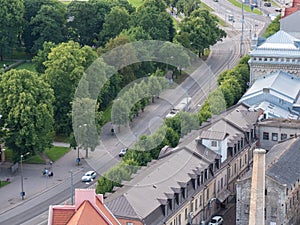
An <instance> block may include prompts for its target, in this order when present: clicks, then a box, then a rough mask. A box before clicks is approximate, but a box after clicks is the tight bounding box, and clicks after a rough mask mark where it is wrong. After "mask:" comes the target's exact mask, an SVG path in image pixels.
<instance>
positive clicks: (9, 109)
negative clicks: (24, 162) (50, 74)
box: [0, 70, 54, 157]
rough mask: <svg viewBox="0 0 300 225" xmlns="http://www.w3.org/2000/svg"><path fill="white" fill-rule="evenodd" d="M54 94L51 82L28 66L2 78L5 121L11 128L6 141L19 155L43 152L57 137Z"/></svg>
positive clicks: (0, 99)
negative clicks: (55, 134) (54, 127)
mask: <svg viewBox="0 0 300 225" xmlns="http://www.w3.org/2000/svg"><path fill="white" fill-rule="evenodd" d="M53 102H54V94H53V90H52V89H51V88H50V86H49V85H48V84H47V83H46V82H44V81H43V80H42V79H41V78H40V77H38V76H37V75H36V74H35V73H33V72H30V71H28V70H10V71H8V72H6V73H5V74H3V75H2V77H1V81H0V109H1V114H2V116H3V117H2V119H1V122H3V121H4V124H2V125H3V126H4V128H6V129H7V130H8V131H9V134H8V137H7V139H6V145H7V146H8V147H9V148H10V149H12V150H13V151H14V153H15V156H16V157H19V156H20V155H21V154H24V153H26V152H31V153H35V152H42V151H44V150H45V148H47V147H50V146H51V144H52V139H53V122H54V120H53V106H52V105H53Z"/></svg>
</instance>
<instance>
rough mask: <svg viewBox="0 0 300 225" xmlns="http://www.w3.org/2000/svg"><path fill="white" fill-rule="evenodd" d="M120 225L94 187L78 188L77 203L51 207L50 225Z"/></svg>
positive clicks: (76, 191)
mask: <svg viewBox="0 0 300 225" xmlns="http://www.w3.org/2000/svg"><path fill="white" fill-rule="evenodd" d="M75 224H76V225H77V224H78V225H86V224H88V225H99V224H100V225H120V222H119V221H118V220H117V219H116V218H115V217H114V215H113V214H112V213H111V212H110V211H109V209H108V208H107V207H106V206H105V205H104V204H103V195H97V194H96V193H95V190H94V189H76V190H75V205H57V206H50V207H49V218H48V225H75Z"/></svg>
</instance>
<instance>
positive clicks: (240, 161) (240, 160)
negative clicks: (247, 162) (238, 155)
mask: <svg viewBox="0 0 300 225" xmlns="http://www.w3.org/2000/svg"><path fill="white" fill-rule="evenodd" d="M241 168H242V159H240V169H241Z"/></svg>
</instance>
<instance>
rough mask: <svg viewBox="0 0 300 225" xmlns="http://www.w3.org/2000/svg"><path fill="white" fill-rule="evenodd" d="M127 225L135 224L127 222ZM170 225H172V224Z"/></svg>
mask: <svg viewBox="0 0 300 225" xmlns="http://www.w3.org/2000/svg"><path fill="white" fill-rule="evenodd" d="M126 225H133V223H131V222H127V223H126ZM170 225H172V223H171V224H170Z"/></svg>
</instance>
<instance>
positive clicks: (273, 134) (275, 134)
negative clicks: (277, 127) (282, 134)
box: [272, 133, 278, 141]
mask: <svg viewBox="0 0 300 225" xmlns="http://www.w3.org/2000/svg"><path fill="white" fill-rule="evenodd" d="M272 141H278V134H277V133H272Z"/></svg>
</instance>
